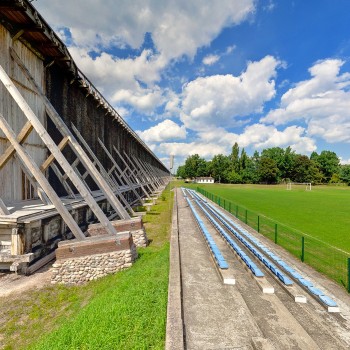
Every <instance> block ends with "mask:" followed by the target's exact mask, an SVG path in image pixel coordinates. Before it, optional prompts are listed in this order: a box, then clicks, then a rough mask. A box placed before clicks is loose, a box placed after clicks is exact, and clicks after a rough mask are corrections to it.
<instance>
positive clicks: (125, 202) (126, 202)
mask: <svg viewBox="0 0 350 350" xmlns="http://www.w3.org/2000/svg"><path fill="white" fill-rule="evenodd" d="M72 129H73V131H74V132H75V134H76V135H77V137H78V139H79V140H80V142H81V143H82V144H83V146H84V147H85V149H86V151H87V152H88V153H89V154H90V156H91V158H92V159H93V161H94V163H96V164H97V166H98V167H99V170H100V173H101V175H102V176H103V177H104V179H105V181H108V182H109V184H110V186H111V187H112V188H113V190H114V191H113V192H115V193H116V194H117V195H118V196H119V198H120V199H121V200H122V202H123V203H124V204H125V207H127V208H128V209H129V211H130V212H131V214H132V215H133V214H134V211H133V210H132V208H131V206H130V204H129V203H128V201H127V200H126V198H125V197H124V196H123V194H122V193H121V192H120V191H119V189H118V187H117V186H115V184H114V183H113V181H112V180H111V178H110V177H109V175H108V173H107V171H106V169H105V168H104V167H103V165H102V164H101V162H100V161H99V160H98V159H97V157H96V156H95V154H94V152H93V151H92V149H91V148H90V146H89V145H88V144H87V143H86V141H85V140H84V138H83V137H82V135H81V134H80V132H79V130H78V129H77V128H76V127H75V126H74V124H73V123H72ZM129 218H130V217H129Z"/></svg>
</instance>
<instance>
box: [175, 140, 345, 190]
mask: <svg viewBox="0 0 350 350" xmlns="http://www.w3.org/2000/svg"><path fill="white" fill-rule="evenodd" d="M177 176H178V177H182V178H195V177H201V176H212V177H213V178H214V179H215V182H222V183H235V184H248V183H253V184H256V183H268V184H276V183H282V182H289V181H292V182H311V183H313V184H326V183H339V182H344V183H347V184H348V185H350V165H341V164H340V160H339V157H338V156H337V154H336V153H335V152H332V151H322V152H321V153H320V154H318V153H317V152H312V154H311V155H310V157H308V156H306V155H302V154H297V153H295V152H294V151H293V150H292V149H291V147H287V148H286V149H283V148H280V147H272V148H267V149H264V150H263V151H262V152H261V153H259V152H258V151H255V152H254V154H253V156H251V157H250V156H248V155H247V153H246V151H245V150H244V148H242V150H241V151H240V149H239V146H238V144H237V143H235V144H234V145H233V147H232V152H231V154H230V155H228V156H225V155H223V154H217V155H215V156H214V157H213V159H212V160H209V161H206V160H205V159H204V158H201V157H200V156H199V155H198V154H194V155H191V156H189V157H188V158H187V159H186V161H185V164H184V165H181V166H179V167H178V169H177Z"/></svg>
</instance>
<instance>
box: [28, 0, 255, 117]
mask: <svg viewBox="0 0 350 350" xmlns="http://www.w3.org/2000/svg"><path fill="white" fill-rule="evenodd" d="M34 5H35V6H36V7H37V8H38V10H39V11H40V13H41V14H42V15H43V16H44V18H45V19H46V20H47V21H48V22H49V23H50V25H52V26H54V27H55V28H56V29H57V30H58V31H60V33H61V34H60V35H61V37H62V38H63V39H65V40H68V37H69V42H71V47H70V48H69V49H70V52H71V53H72V56H73V58H74V60H75V61H76V62H77V64H78V66H79V68H81V70H82V71H83V72H85V73H86V74H87V75H88V77H89V78H90V79H91V80H92V81H93V82H94V84H95V85H96V86H97V87H98V88H99V89H100V90H101V92H102V93H103V94H104V95H105V96H106V97H107V98H111V97H112V100H113V102H114V103H115V104H118V105H123V104H128V105H131V106H132V107H133V108H135V109H136V110H138V111H139V112H142V113H147V114H149V115H150V114H151V115H152V112H153V111H154V110H155V109H156V108H157V107H159V106H160V105H162V104H163V103H165V97H166V96H165V95H166V93H163V92H162V91H160V89H159V87H158V86H157V85H156V84H157V83H158V84H159V82H160V80H161V73H162V72H163V71H164V69H165V68H166V67H167V66H168V65H169V63H170V62H171V61H172V60H174V59H178V58H181V57H183V56H187V57H189V58H193V57H194V56H195V54H196V52H197V50H198V48H200V47H203V46H206V45H209V44H210V42H211V41H212V40H213V39H214V38H215V37H216V36H218V35H219V33H220V32H221V31H222V29H223V28H224V27H227V26H232V25H237V24H239V23H241V22H242V21H244V20H246V19H247V17H248V16H249V15H250V14H252V13H254V11H255V1H254V0H222V1H221V2H220V6H217V4H216V2H215V0H207V1H205V2H203V3H200V4H199V3H197V2H191V1H190V2H189V1H187V0H178V1H171V0H164V1H161V2H159V1H158V0H134V1H126V2H122V3H121V2H116V1H114V0H104V1H103V2H101V1H95V0H74V1H70V0H69V1H68V0H51V1H40V2H36V3H35V4H34ZM97 14H98V15H97ZM86 23H88V24H89V26H88V27H87V26H86ZM68 34H70V36H69V35H68ZM146 34H150V37H151V38H152V40H153V43H154V48H155V52H154V51H152V50H143V51H142V52H141V53H140V54H136V57H129V58H123V59H120V58H116V57H114V56H112V55H111V54H108V53H106V52H103V51H104V50H106V48H109V49H112V48H114V47H119V48H134V49H139V48H141V46H142V44H143V42H144V39H145V35H146ZM111 51H112V50H110V51H109V52H111ZM91 52H94V53H95V54H96V53H97V57H96V55H94V59H93V58H91V57H90V55H91ZM212 60H213V58H212ZM168 107H169V108H171V106H168ZM169 110H170V109H169Z"/></svg>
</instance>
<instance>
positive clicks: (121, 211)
mask: <svg viewBox="0 0 350 350" xmlns="http://www.w3.org/2000/svg"><path fill="white" fill-rule="evenodd" d="M11 56H12V58H13V59H14V61H15V62H16V63H17V64H18V66H19V67H20V68H21V69H22V71H23V73H24V75H25V76H26V78H27V79H28V80H29V82H30V83H31V84H32V86H33V88H34V90H35V91H36V92H37V93H38V95H39V96H40V97H41V99H42V100H43V102H44V105H45V108H46V112H47V114H48V115H49V117H50V118H51V120H52V121H53V123H54V124H55V125H56V127H57V128H58V130H60V132H61V134H62V135H63V136H68V137H69V141H70V146H71V148H72V150H73V152H74V153H75V154H76V156H77V157H78V158H79V159H80V161H81V163H82V164H83V165H84V167H85V169H86V170H88V171H89V173H90V175H91V177H92V178H93V180H94V181H95V183H96V184H97V186H98V187H99V188H100V190H101V191H102V192H103V193H104V195H105V197H106V199H107V200H108V202H109V203H110V204H111V205H112V207H113V209H114V210H115V211H116V212H117V213H118V215H119V217H120V218H121V219H130V215H129V214H128V212H127V211H126V210H125V208H124V207H123V206H122V205H121V203H120V202H119V200H118V199H117V198H116V197H115V195H114V193H113V191H112V189H111V188H110V186H109V185H108V183H107V182H106V181H105V179H104V178H103V176H102V175H101V174H100V173H99V172H98V170H97V169H96V167H95V166H94V165H93V164H92V162H91V160H90V158H89V157H88V156H87V155H86V153H85V152H84V150H83V148H82V147H81V146H80V145H79V143H78V142H77V140H76V139H75V137H74V135H73V134H72V132H71V131H70V130H69V128H68V127H67V125H66V124H65V123H64V121H63V120H62V119H61V117H60V116H59V114H58V113H57V111H56V110H55V108H54V107H53V106H52V104H51V102H50V101H49V100H48V98H47V97H46V95H45V94H44V93H43V91H42V90H41V88H40V86H39V85H38V84H37V83H36V81H35V79H34V78H33V76H32V75H31V74H30V72H29V71H28V69H27V68H26V66H25V65H24V63H23V62H22V61H21V59H20V58H19V56H18V55H17V54H16V52H15V51H14V50H13V49H12V50H11ZM34 127H35V126H34ZM39 135H40V134H39ZM56 147H57V146H56ZM50 151H51V150H50ZM51 153H52V154H53V155H54V156H55V154H54V153H53V152H51ZM55 158H56V157H55ZM56 159H57V158H56ZM64 159H65V158H64ZM63 163H65V162H64V161H63ZM60 165H61V164H60ZM61 166H62V165H61ZM64 171H65V172H66V169H64ZM73 177H74V176H73ZM71 181H72V179H71ZM72 182H73V184H74V186H75V187H76V188H77V190H78V191H79V188H78V187H80V186H79V185H78V187H77V185H76V184H75V183H74V181H72ZM78 182H79V183H81V181H78ZM79 192H80V191H79ZM83 192H84V195H83V194H82V196H83V198H85V197H87V198H88V197H89V195H87V194H86V193H85V192H86V191H85V189H84V190H83ZM84 196H85V197H84ZM89 201H90V199H89ZM93 202H95V201H93ZM91 204H92V205H93V206H94V208H95V205H94V203H91ZM95 204H96V202H95ZM96 205H97V204H96ZM91 209H93V207H91ZM96 210H97V211H98V209H96ZM101 212H102V211H101ZM95 214H96V213H95ZM96 216H97V215H96ZM99 216H101V213H99ZM99 216H97V218H98V219H99ZM103 216H104V218H106V217H105V215H104V214H103ZM104 218H103V221H104V222H105V223H104V224H105V225H106V227H109V228H110V229H111V232H113V233H115V229H114V228H113V226H112V224H110V223H109V221H108V220H107V221H108V223H107V222H106V220H105V219H104ZM106 219H107V218H106ZM99 220H100V219H99ZM100 222H101V221H100ZM101 223H102V222H101Z"/></svg>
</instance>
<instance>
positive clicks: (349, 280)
mask: <svg viewBox="0 0 350 350" xmlns="http://www.w3.org/2000/svg"><path fill="white" fill-rule="evenodd" d="M348 293H350V258H348Z"/></svg>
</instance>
